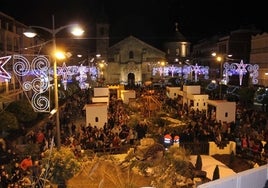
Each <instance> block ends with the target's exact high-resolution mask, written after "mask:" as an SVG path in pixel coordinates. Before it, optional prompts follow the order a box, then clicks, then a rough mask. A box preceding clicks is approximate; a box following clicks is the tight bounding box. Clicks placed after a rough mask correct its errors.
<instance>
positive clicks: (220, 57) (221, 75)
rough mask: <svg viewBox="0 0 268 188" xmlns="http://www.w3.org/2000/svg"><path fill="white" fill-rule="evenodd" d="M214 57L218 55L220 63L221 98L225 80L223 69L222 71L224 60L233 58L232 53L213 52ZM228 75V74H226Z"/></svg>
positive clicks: (217, 58)
mask: <svg viewBox="0 0 268 188" xmlns="http://www.w3.org/2000/svg"><path fill="white" fill-rule="evenodd" d="M211 55H212V56H213V57H216V60H217V61H218V62H219V63H220V82H219V84H220V93H219V98H220V99H222V84H223V83H222V80H223V71H222V63H223V61H224V60H226V59H227V60H231V59H230V57H232V55H217V53H215V52H213V53H212V54H211ZM225 76H226V75H225Z"/></svg>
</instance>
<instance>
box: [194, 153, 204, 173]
mask: <svg viewBox="0 0 268 188" xmlns="http://www.w3.org/2000/svg"><path fill="white" fill-rule="evenodd" d="M202 165H203V164H202V158H201V155H200V154H198V155H197V158H196V163H195V169H196V170H202Z"/></svg>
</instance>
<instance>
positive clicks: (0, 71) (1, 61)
mask: <svg viewBox="0 0 268 188" xmlns="http://www.w3.org/2000/svg"><path fill="white" fill-rule="evenodd" d="M10 58H11V56H4V57H0V77H3V78H6V79H11V75H10V74H8V72H7V71H6V70H5V69H4V65H5V64H6V63H7V62H8V61H9V60H10Z"/></svg>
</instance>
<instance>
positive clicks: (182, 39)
mask: <svg viewBox="0 0 268 188" xmlns="http://www.w3.org/2000/svg"><path fill="white" fill-rule="evenodd" d="M167 42H188V41H187V39H186V37H185V36H184V35H183V34H182V33H181V32H180V31H179V29H178V23H175V32H174V34H173V36H171V37H170V38H169V40H168V41H167Z"/></svg>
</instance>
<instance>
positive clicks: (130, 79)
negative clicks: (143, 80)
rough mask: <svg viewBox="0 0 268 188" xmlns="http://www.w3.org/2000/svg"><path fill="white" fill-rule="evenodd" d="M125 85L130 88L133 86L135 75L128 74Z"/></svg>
mask: <svg viewBox="0 0 268 188" xmlns="http://www.w3.org/2000/svg"><path fill="white" fill-rule="evenodd" d="M127 83H128V86H129V87H130V88H131V87H134V86H135V74H134V73H129V74H128V75H127Z"/></svg>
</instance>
